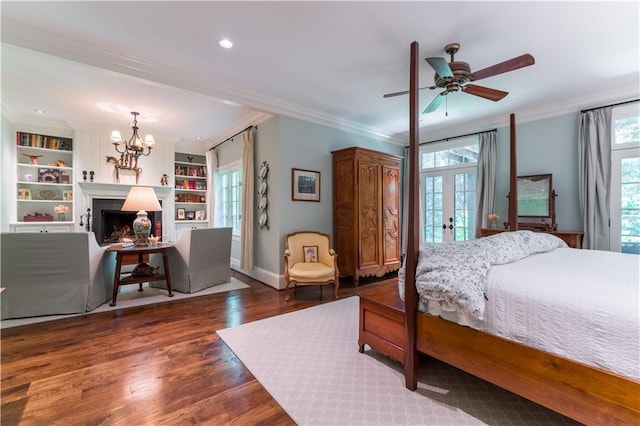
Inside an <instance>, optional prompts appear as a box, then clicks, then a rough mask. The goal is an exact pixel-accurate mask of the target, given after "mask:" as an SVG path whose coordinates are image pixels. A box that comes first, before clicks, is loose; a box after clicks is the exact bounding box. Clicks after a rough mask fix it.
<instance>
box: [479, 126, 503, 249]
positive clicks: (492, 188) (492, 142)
mask: <svg viewBox="0 0 640 426" xmlns="http://www.w3.org/2000/svg"><path fill="white" fill-rule="evenodd" d="M479 139H480V152H479V153H478V172H477V175H476V217H475V236H476V238H480V229H481V228H486V225H487V221H488V219H487V216H488V215H489V214H490V213H494V210H493V209H494V207H495V201H496V200H495V192H496V162H497V158H498V154H497V146H496V145H497V144H496V132H486V133H482V134H480V137H479Z"/></svg>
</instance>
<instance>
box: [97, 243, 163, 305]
mask: <svg viewBox="0 0 640 426" xmlns="http://www.w3.org/2000/svg"><path fill="white" fill-rule="evenodd" d="M171 247H173V243H158V245H157V246H153V247H152V246H143V247H137V246H132V247H122V246H120V245H112V246H110V247H109V248H108V249H107V251H112V252H115V254H116V272H115V274H114V275H115V276H114V277H113V298H112V299H111V303H110V304H109V306H116V299H117V297H118V287H120V286H121V285H128V284H139V286H140V288H138V291H142V283H148V282H152V281H166V282H167V289H168V290H169V297H173V293H172V292H171V273H170V271H169V258H168V252H169V249H170V248H171ZM152 253H160V254H162V263H163V266H164V274H159V275H152V276H134V275H132V274H122V273H121V270H122V259H123V258H124V257H125V256H128V255H129V256H130V255H132V254H133V255H138V264H140V263H143V257H144V256H148V255H149V254H152ZM123 275H124V276H123Z"/></svg>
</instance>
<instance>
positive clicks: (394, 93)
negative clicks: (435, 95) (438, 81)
mask: <svg viewBox="0 0 640 426" xmlns="http://www.w3.org/2000/svg"><path fill="white" fill-rule="evenodd" d="M424 89H435V86H424V87H420V88H419V89H418V90H424ZM407 93H409V91H408V90H403V91H401V92H393V93H387V94H386V95H382V97H383V98H392V97H394V96H400V95H406V94H407Z"/></svg>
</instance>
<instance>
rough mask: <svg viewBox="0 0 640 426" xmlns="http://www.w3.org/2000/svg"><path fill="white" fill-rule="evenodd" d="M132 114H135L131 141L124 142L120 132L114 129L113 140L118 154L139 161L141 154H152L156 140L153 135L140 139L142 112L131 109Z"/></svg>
mask: <svg viewBox="0 0 640 426" xmlns="http://www.w3.org/2000/svg"><path fill="white" fill-rule="evenodd" d="M131 115H133V124H132V125H131V128H132V129H133V134H132V135H131V138H130V139H129V141H128V142H126V143H124V141H123V140H122V136H121V135H120V132H119V131H117V130H114V131H113V132H111V142H112V143H113V145H114V146H115V148H116V151H117V152H118V154H121V155H122V156H131V157H133V158H135V160H136V161H137V160H138V158H139V157H140V156H141V155H144V156H147V155H149V154H151V149H152V148H153V145H154V144H155V143H156V141H155V140H154V139H153V136H151V135H146V136H145V137H144V140H142V139H140V136H138V116H139V115H140V113H139V112H135V111H131Z"/></svg>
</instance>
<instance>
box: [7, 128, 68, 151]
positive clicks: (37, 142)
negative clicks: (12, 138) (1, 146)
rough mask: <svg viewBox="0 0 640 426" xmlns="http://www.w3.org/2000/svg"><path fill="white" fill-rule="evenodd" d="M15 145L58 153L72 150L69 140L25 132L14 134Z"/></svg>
mask: <svg viewBox="0 0 640 426" xmlns="http://www.w3.org/2000/svg"><path fill="white" fill-rule="evenodd" d="M16 144H17V145H19V146H27V147H31V148H46V149H57V150H59V151H71V150H72V149H73V139H71V138H59V137H56V136H47V135H38V134H35V133H25V132H16Z"/></svg>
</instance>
